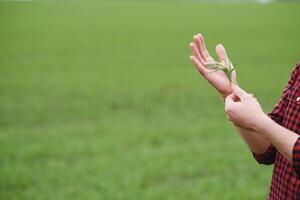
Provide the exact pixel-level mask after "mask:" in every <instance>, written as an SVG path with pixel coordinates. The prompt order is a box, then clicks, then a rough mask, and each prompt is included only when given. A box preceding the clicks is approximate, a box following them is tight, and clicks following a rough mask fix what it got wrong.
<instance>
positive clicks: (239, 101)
mask: <svg viewBox="0 0 300 200" xmlns="http://www.w3.org/2000/svg"><path fill="white" fill-rule="evenodd" d="M232 91H233V93H232V94H231V95H229V96H227V97H226V99H225V112H226V114H227V117H228V119H229V120H230V121H232V122H233V123H234V125H236V126H238V127H241V128H245V129H249V130H256V129H257V128H258V127H259V126H260V125H261V123H262V122H263V119H264V118H265V116H266V115H265V113H264V112H263V111H262V109H261V106H260V104H259V103H258V101H257V100H256V98H255V97H253V95H252V94H248V93H247V92H245V91H244V90H243V89H241V88H240V87H239V86H237V85H232Z"/></svg>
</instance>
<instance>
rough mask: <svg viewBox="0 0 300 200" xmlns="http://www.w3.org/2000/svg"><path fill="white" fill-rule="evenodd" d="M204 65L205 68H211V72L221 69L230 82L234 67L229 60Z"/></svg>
mask: <svg viewBox="0 0 300 200" xmlns="http://www.w3.org/2000/svg"><path fill="white" fill-rule="evenodd" d="M205 67H206V68H207V69H210V70H213V71H212V72H217V71H223V72H224V73H225V74H226V76H227V78H228V80H229V81H230V82H231V81H232V73H233V71H234V69H235V67H234V66H233V64H232V63H231V61H230V60H225V64H223V63H221V62H216V63H213V64H206V65H205Z"/></svg>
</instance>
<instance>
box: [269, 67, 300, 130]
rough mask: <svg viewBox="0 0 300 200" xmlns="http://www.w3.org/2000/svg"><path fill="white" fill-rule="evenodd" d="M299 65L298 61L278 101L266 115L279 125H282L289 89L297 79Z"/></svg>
mask: <svg viewBox="0 0 300 200" xmlns="http://www.w3.org/2000/svg"><path fill="white" fill-rule="evenodd" d="M299 67H300V63H298V64H297V66H296V68H295V69H294V70H293V72H292V74H291V78H290V80H289V82H288V84H287V85H286V86H285V88H284V90H283V92H282V94H281V97H280V100H279V102H278V103H277V104H276V105H275V106H274V107H273V110H272V111H271V112H270V113H269V114H268V116H269V117H270V118H271V119H272V120H273V121H275V122H276V123H277V124H279V125H282V122H283V118H284V114H285V111H286V106H287V98H288V96H289V94H290V92H291V90H292V89H293V86H294V83H295V82H296V80H297V76H298V71H299Z"/></svg>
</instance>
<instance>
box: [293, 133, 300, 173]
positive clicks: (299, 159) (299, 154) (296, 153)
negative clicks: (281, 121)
mask: <svg viewBox="0 0 300 200" xmlns="http://www.w3.org/2000/svg"><path fill="white" fill-rule="evenodd" d="M293 167H294V170H295V172H296V174H297V176H298V178H300V137H299V138H298V140H297V141H296V142H295V145H294V148H293Z"/></svg>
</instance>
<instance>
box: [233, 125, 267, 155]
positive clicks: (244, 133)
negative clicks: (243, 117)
mask: <svg viewBox="0 0 300 200" xmlns="http://www.w3.org/2000/svg"><path fill="white" fill-rule="evenodd" d="M236 129H237V130H238V132H239V133H240V135H241V137H242V138H243V140H244V141H245V142H246V144H247V145H248V147H249V149H250V150H251V151H252V152H254V153H257V154H263V153H265V152H266V151H267V150H268V148H269V147H270V145H271V143H270V142H268V141H267V140H266V139H265V138H264V137H263V136H261V135H260V134H259V133H257V132H255V131H250V130H247V129H244V128H240V127H237V126H236Z"/></svg>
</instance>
